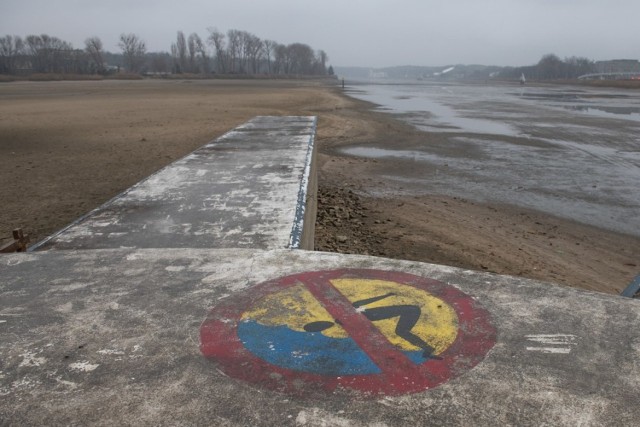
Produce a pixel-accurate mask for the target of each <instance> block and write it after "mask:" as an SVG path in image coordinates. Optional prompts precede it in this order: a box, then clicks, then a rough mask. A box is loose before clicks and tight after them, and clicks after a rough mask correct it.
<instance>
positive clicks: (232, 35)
mask: <svg viewBox="0 0 640 427" xmlns="http://www.w3.org/2000/svg"><path fill="white" fill-rule="evenodd" d="M227 39H228V41H229V42H228V46H227V57H228V58H229V71H230V72H232V73H235V72H236V70H237V66H238V60H239V59H240V55H241V54H242V32H241V31H239V30H229V31H227Z"/></svg>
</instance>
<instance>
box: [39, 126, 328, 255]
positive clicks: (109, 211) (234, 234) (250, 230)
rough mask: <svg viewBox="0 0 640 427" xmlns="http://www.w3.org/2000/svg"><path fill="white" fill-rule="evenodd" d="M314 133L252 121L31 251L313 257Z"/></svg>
mask: <svg viewBox="0 0 640 427" xmlns="http://www.w3.org/2000/svg"><path fill="white" fill-rule="evenodd" d="M315 127H316V118H315V117H297V116H296V117H256V118H255V119H253V120H251V121H249V122H247V123H246V124H244V125H242V126H239V127H238V128H236V129H234V130H233V131H231V132H228V133H227V134H225V135H223V136H222V137H220V138H218V139H216V140H214V141H212V142H211V143H209V144H207V145H205V146H204V147H202V148H200V149H198V150H196V151H195V152H193V153H192V154H190V155H188V156H186V157H184V158H183V159H181V160H179V161H177V162H174V163H172V164H171V165H169V166H167V167H166V168H164V169H162V170H160V171H158V172H157V173H155V174H153V175H151V176H150V177H149V178H147V179H145V180H143V181H141V182H140V183H138V184H136V185H134V186H133V187H131V188H130V189H129V190H127V191H125V192H124V193H122V194H121V195H119V196H117V197H115V198H114V199H113V200H111V201H110V202H108V203H106V204H104V205H102V206H100V207H99V208H97V209H96V210H94V211H92V212H90V213H89V214H88V215H87V216H85V217H83V218H81V219H79V220H78V221H77V222H75V223H74V224H72V225H71V226H69V227H67V228H65V229H64V230H62V231H61V232H59V233H57V234H55V235H53V236H52V237H51V238H49V239H47V240H45V241H44V242H41V243H40V244H38V245H36V246H34V247H33V248H31V250H42V249H106V248H120V247H134V248H256V249H275V248H280V249H282V248H286V247H295V248H299V247H304V248H306V249H313V226H314V223H315V207H314V206H313V204H312V205H308V204H307V203H306V199H307V198H309V199H310V200H314V201H315V181H314V179H315V175H311V173H310V171H311V168H312V164H311V162H312V161H313V159H314V156H313V150H314V136H315ZM310 179H311V180H312V182H309V180H310ZM298 199H300V200H301V201H302V203H299V200H298ZM305 212H306V213H307V215H308V214H310V213H311V214H313V216H311V217H308V218H306V219H307V221H306V223H307V224H310V227H307V228H306V229H304V223H305V221H304V220H305ZM303 229H304V233H303ZM305 233H306V235H303V234H305ZM309 245H310V246H309Z"/></svg>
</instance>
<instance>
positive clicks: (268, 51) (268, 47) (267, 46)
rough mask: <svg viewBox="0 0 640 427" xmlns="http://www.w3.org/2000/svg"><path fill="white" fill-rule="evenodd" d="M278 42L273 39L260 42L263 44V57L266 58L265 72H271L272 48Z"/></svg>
mask: <svg viewBox="0 0 640 427" xmlns="http://www.w3.org/2000/svg"><path fill="white" fill-rule="evenodd" d="M277 44H278V43H276V42H274V41H273V40H265V41H263V42H262V45H263V46H264V49H263V52H264V56H265V59H266V60H267V74H271V56H272V55H273V49H274V48H275V47H276V45H277Z"/></svg>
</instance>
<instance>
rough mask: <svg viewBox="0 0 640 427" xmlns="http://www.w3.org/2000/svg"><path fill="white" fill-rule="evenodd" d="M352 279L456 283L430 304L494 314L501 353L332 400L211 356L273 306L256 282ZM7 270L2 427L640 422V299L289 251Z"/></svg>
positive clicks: (1, 262)
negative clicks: (262, 307) (452, 296)
mask: <svg viewBox="0 0 640 427" xmlns="http://www.w3.org/2000/svg"><path fill="white" fill-rule="evenodd" d="M342 268H348V269H365V270H371V269H374V270H384V271H391V272H396V273H397V272H401V273H403V274H410V275H415V276H419V277H423V278H428V279H435V280H436V281H439V282H441V283H442V284H444V285H446V286H444V287H443V288H441V289H440V291H435V292H434V294H435V295H436V296H438V295H439V296H440V297H441V298H445V299H446V297H445V296H444V293H443V292H445V291H446V289H448V288H450V287H452V288H455V290H457V291H461V292H463V293H464V294H466V295H467V296H469V297H470V298H471V299H472V300H473V301H475V303H477V304H478V306H481V307H482V309H483V310H485V311H486V313H488V316H489V317H488V320H489V322H490V324H491V325H493V327H494V328H495V332H496V335H495V344H493V345H492V346H491V348H490V349H489V350H488V351H487V352H486V354H485V356H484V357H483V358H482V360H480V361H479V363H478V364H477V365H476V366H474V367H471V368H469V369H466V368H464V369H462V368H460V369H461V372H458V373H457V374H455V375H452V378H451V379H450V380H448V381H445V382H444V383H442V384H440V385H438V386H436V387H433V388H431V389H427V390H424V391H420V392H411V393H407V394H399V395H394V393H387V394H373V395H371V394H366V393H364V392H360V391H353V389H349V388H348V387H345V388H337V389H335V390H334V391H332V392H328V391H326V390H325V389H323V388H318V387H316V386H315V385H314V384H312V383H305V382H304V380H300V381H299V384H298V386H299V388H298V389H297V392H292V390H288V391H286V390H285V389H286V385H283V389H282V390H285V391H277V390H276V391H274V387H273V386H274V383H273V382H272V383H269V381H270V380H269V378H267V379H254V380H248V379H246V378H245V379H239V378H238V377H237V372H233V370H231V371H230V370H229V366H228V362H229V360H224V359H223V358H216V357H215V356H213V357H205V356H204V355H203V351H206V348H204V346H202V344H201V340H202V339H203V332H202V331H203V327H204V326H206V324H207V322H210V321H211V320H212V319H213V320H216V319H215V318H216V316H218V318H217V320H219V321H221V322H227V324H228V325H230V327H231V328H234V327H241V326H242V325H241V324H240V323H234V322H235V321H234V320H233V319H232V317H233V316H232V315H230V314H229V311H228V310H229V303H231V304H232V305H233V304H241V305H242V306H241V307H237V308H238V310H240V312H245V311H250V310H251V309H252V308H255V307H256V304H258V303H259V301H260V299H259V298H262V297H263V296H261V295H260V292H257V291H256V290H258V289H264V287H262V288H261V286H260V285H258V284H260V283H262V282H265V281H270V280H273V279H276V278H279V277H283V276H287V275H291V274H293V273H301V272H309V271H316V270H335V269H342ZM0 270H1V271H2V278H3V280H2V283H1V284H0V295H1V296H2V298H0V336H1V337H2V339H1V340H0V355H1V357H2V359H1V360H2V365H1V368H0V419H2V424H4V425H42V424H47V425H61V424H65V425H68V424H98V425H132V424H135V425H176V424H179V425H270V426H281V425H356V426H358V425H378V426H382V425H387V426H398V425H403V426H404V425H407V426H409V425H411V426H415V425H504V424H507V425H635V424H636V423H637V420H638V419H640V418H639V417H640V406H639V405H638V404H637V402H636V398H637V395H638V391H639V390H640V365H639V364H638V362H637V359H638V352H639V351H640V330H639V329H638V328H635V327H633V325H637V324H638V322H639V321H640V309H639V308H638V303H637V301H634V300H631V299H625V298H620V297H615V296H608V295H601V294H594V293H587V292H581V291H577V290H574V289H569V288H563V287H558V286H553V285H549V284H541V283H537V282H534V281H530V280H523V279H517V278H513V277H504V276H496V275H490V274H481V273H477V272H471V271H463V270H459V269H454V268H448V267H442V266H437V265H429V264H421V263H413V262H403V261H393V260H388V259H381V258H374V257H363V256H344V255H339V254H326V253H314V252H307V251H290V250H276V251H260V250H247V249H245V250H243V249H223V250H204V249H184V250H181V251H179V252H177V251H167V250H159V249H137V250H133V249H117V250H90V251H47V252H37V253H31V254H15V255H8V256H3V257H0ZM357 274H362V270H359V272H358V273H357ZM357 274H356V275H357ZM256 292H257V293H256ZM445 293H446V292H445ZM252 295H253V296H252ZM243 298H244V299H243ZM212 307H213V311H212ZM225 307H226V308H225ZM225 313H226V314H225ZM203 322H204V323H203ZM472 323H473V319H472ZM467 332H468V331H467ZM204 339H206V337H204ZM221 345H223V346H224V345H226V344H225V343H221ZM229 345H230V344H229ZM279 345H284V344H283V343H278V342H277V341H276V342H274V343H273V346H274V347H275V348H276V350H277V349H278V347H279ZM447 351H448V350H446V351H444V352H442V353H440V356H442V357H443V358H444V359H446V358H447V357H448V356H447ZM453 351H462V353H464V351H465V350H464V349H463V350H460V349H458V350H453ZM462 353H461V355H460V357H459V358H458V359H457V362H456V363H458V365H460V364H464V357H463V356H464V354H462ZM432 362H433V363H435V364H436V365H437V364H438V363H441V361H438V360H431V361H429V362H428V363H432ZM238 363H244V362H243V361H242V357H241V356H238ZM460 366H462V365H460ZM243 369H244V370H246V371H248V372H251V369H252V368H251V366H250V365H246V363H245V366H244V367H243ZM434 372H436V371H434ZM269 375H270V376H271V377H270V378H272V379H273V378H277V372H271V373H269ZM328 375H330V374H326V375H324V376H319V377H317V378H319V381H324V379H323V378H325V379H326V378H327V376H328ZM365 376H366V375H365ZM256 377H260V375H256ZM275 384H276V385H277V384H278V383H277V382H276V383H275ZM294 391H295V390H294Z"/></svg>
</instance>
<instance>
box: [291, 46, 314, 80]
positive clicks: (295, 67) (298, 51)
mask: <svg viewBox="0 0 640 427" xmlns="http://www.w3.org/2000/svg"><path fill="white" fill-rule="evenodd" d="M287 51H288V55H289V66H290V67H289V71H288V73H291V74H312V73H313V68H314V67H313V65H314V62H315V55H314V54H313V49H311V48H310V47H309V46H308V45H306V44H302V43H293V44H290V45H289V46H287Z"/></svg>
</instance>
